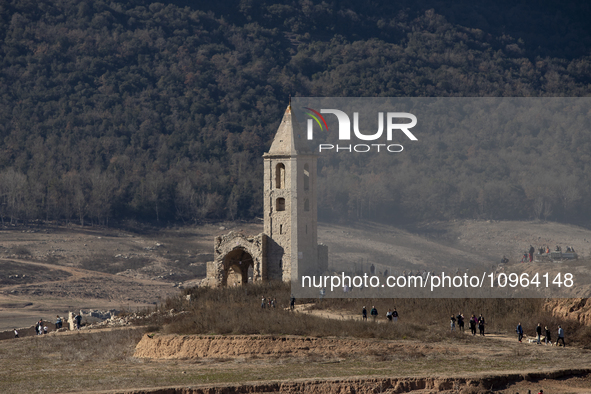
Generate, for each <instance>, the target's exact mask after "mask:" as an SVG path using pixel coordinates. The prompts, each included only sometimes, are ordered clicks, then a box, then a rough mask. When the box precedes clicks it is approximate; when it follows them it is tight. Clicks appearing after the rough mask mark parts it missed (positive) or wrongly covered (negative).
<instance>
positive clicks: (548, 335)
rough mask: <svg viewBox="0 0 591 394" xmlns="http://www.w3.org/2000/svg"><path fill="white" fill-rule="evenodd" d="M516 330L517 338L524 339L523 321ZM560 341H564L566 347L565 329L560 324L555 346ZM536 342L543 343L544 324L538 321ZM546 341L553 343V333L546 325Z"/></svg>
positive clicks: (548, 343)
mask: <svg viewBox="0 0 591 394" xmlns="http://www.w3.org/2000/svg"><path fill="white" fill-rule="evenodd" d="M515 332H516V333H517V340H518V341H519V342H521V340H522V339H523V327H522V326H521V322H520V323H519V324H518V325H517V328H516V329H515ZM558 342H562V346H563V347H566V343H564V329H563V328H562V327H561V326H560V325H559V326H558V338H557V339H556V343H555V346H558ZM536 343H537V344H538V345H541V344H542V325H541V324H540V323H538V326H537V327H536ZM544 343H545V344H546V345H552V335H551V333H550V330H549V329H548V326H544Z"/></svg>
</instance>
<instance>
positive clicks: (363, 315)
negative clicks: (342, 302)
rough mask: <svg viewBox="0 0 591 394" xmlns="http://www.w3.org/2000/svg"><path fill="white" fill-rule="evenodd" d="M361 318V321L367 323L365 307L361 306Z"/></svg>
mask: <svg viewBox="0 0 591 394" xmlns="http://www.w3.org/2000/svg"><path fill="white" fill-rule="evenodd" d="M361 318H362V319H363V321H367V309H365V305H364V306H363V309H362V310H361Z"/></svg>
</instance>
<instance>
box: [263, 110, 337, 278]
mask: <svg viewBox="0 0 591 394" xmlns="http://www.w3.org/2000/svg"><path fill="white" fill-rule="evenodd" d="M263 159H264V167H265V170H264V174H265V175H264V186H263V190H264V215H265V216H264V223H265V230H264V232H265V234H266V235H267V236H268V237H269V239H268V241H267V254H266V255H267V277H268V279H280V280H283V281H285V282H289V281H291V280H295V279H297V275H298V273H299V274H300V275H306V274H313V273H316V272H318V271H322V269H320V268H319V266H318V263H319V261H318V256H319V248H318V244H317V217H318V212H317V204H316V190H317V188H316V164H317V156H316V155H315V154H314V152H313V151H312V149H311V147H310V146H309V144H308V140H307V139H306V135H305V133H304V132H302V131H301V130H300V129H299V127H298V124H297V122H295V119H294V117H293V114H292V110H291V100H290V105H289V106H288V107H287V109H286V110H285V114H284V115H283V119H282V120H281V124H280V125H279V129H278V130H277V134H276V135H275V139H274V140H273V143H272V144H271V148H270V149H269V152H267V153H265V154H264V155H263ZM326 253H328V251H327V252H326ZM321 260H323V259H322V258H321Z"/></svg>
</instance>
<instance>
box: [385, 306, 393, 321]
mask: <svg viewBox="0 0 591 394" xmlns="http://www.w3.org/2000/svg"><path fill="white" fill-rule="evenodd" d="M386 319H388V321H389V322H391V321H392V309H388V312H386Z"/></svg>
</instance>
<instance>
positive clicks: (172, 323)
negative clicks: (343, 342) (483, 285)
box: [152, 282, 591, 347]
mask: <svg viewBox="0 0 591 394" xmlns="http://www.w3.org/2000/svg"><path fill="white" fill-rule="evenodd" d="M186 295H191V301H190V302H189V301H187V300H186V298H185V296H186ZM263 295H264V296H265V297H267V298H268V297H276V299H277V307H276V308H275V309H269V308H266V309H262V308H261V306H260V304H261V298H262V297H263ZM289 297H290V288H289V285H287V284H284V283H282V282H270V283H265V284H254V285H248V286H245V287H232V288H220V289H209V288H196V289H188V290H185V291H184V293H183V294H181V295H179V296H177V297H172V298H169V299H167V300H165V301H164V302H163V303H162V304H161V305H160V306H159V309H160V311H161V312H163V313H161V314H159V315H158V317H157V318H156V320H155V321H153V322H152V324H156V325H157V326H159V327H162V331H163V332H165V333H178V334H222V335H229V334H275V335H304V336H317V337H327V336H335V337H355V338H380V339H406V338H408V339H422V340H425V341H439V340H447V339H451V340H457V341H466V340H467V339H466V337H465V336H462V335H455V334H453V333H452V334H450V333H449V318H450V316H451V315H454V316H455V315H457V314H458V312H462V313H463V314H464V316H465V317H466V330H469V327H468V319H469V317H470V316H471V315H472V314H474V315H476V316H479V315H480V314H482V315H483V316H484V317H485V319H486V322H487V324H486V332H489V333H491V332H494V333H499V334H513V333H514V332H515V327H516V326H517V323H519V322H521V324H522V326H523V328H524V331H525V334H526V335H531V336H533V335H535V327H536V326H537V324H538V323H540V324H541V325H542V327H544V326H548V327H549V328H550V330H551V332H552V334H553V339H554V340H556V338H555V337H556V331H557V327H558V325H559V324H560V325H562V327H563V328H564V329H565V332H566V333H567V341H568V342H570V343H571V344H575V345H577V346H583V347H585V346H587V347H588V346H591V339H590V335H589V334H590V333H591V328H587V327H584V326H581V325H580V324H578V323H576V322H573V321H568V320H564V319H560V318H557V317H555V316H552V314H551V313H550V312H548V311H546V310H545V309H544V299H398V300H392V299H324V300H322V301H320V302H319V300H298V303H303V302H315V305H314V306H313V308H316V309H324V310H331V311H341V312H343V314H344V315H347V314H353V315H361V308H362V307H363V306H364V305H365V306H366V307H367V310H368V312H369V310H370V309H371V307H372V306H376V308H377V309H378V311H379V313H380V316H379V320H380V321H386V319H385V313H386V312H387V310H388V309H389V308H392V309H393V308H396V309H397V311H398V313H399V315H400V317H399V320H398V324H395V325H394V324H373V323H371V322H370V323H369V324H368V323H367V322H361V321H358V320H353V319H351V320H330V321H327V319H325V318H321V317H317V316H312V315H308V314H302V313H293V312H290V311H289V310H288V305H289ZM170 310H175V311H186V312H187V313H185V314H183V315H180V316H179V315H177V316H176V317H171V315H169V314H167V313H166V312H169V311H170Z"/></svg>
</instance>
